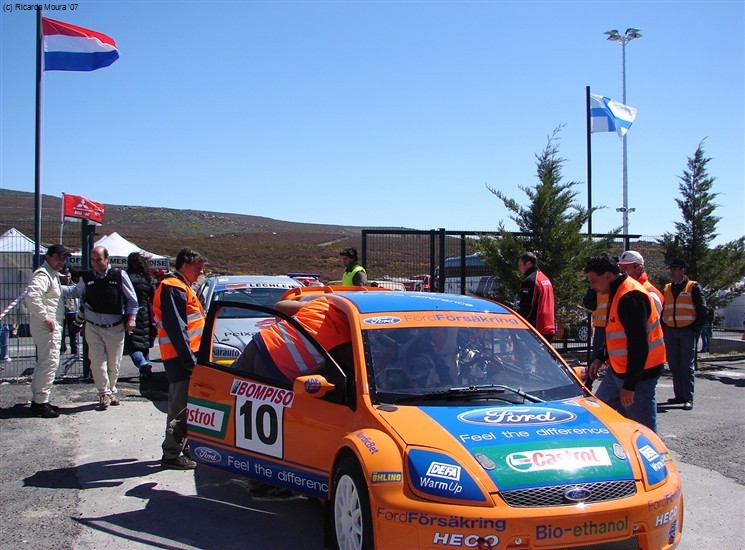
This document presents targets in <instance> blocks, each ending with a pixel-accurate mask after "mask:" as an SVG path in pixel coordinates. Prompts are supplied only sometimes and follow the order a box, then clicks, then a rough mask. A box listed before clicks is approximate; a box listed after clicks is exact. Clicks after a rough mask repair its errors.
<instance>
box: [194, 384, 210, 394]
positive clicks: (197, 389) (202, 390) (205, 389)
mask: <svg viewBox="0 0 745 550" xmlns="http://www.w3.org/2000/svg"><path fill="white" fill-rule="evenodd" d="M193 388H194V393H196V394H198V395H200V396H201V397H209V396H210V395H212V394H214V393H215V388H213V387H210V386H205V385H204V384H199V383H197V384H194V386H193Z"/></svg>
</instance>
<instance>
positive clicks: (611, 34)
mask: <svg viewBox="0 0 745 550" xmlns="http://www.w3.org/2000/svg"><path fill="white" fill-rule="evenodd" d="M605 34H607V35H608V40H610V41H612V42H618V43H619V44H621V60H622V61H621V62H622V67H623V69H622V70H623V72H622V74H623V104H624V105H628V104H627V103H626V44H628V43H629V42H631V41H632V40H634V39H636V38H641V36H642V35H641V33H640V32H639V29H631V28H629V29H626V32H625V33H624V34H623V35H620V34H618V31H617V30H615V29H614V30H611V31H608V32H606V33H605ZM621 141H622V143H623V168H622V170H623V172H622V173H623V176H622V177H623V206H622V207H621V208H617V209H616V211H617V212H621V213H622V214H623V234H624V235H625V236H624V240H625V243H626V245H625V246H626V249H627V250H628V248H629V237H628V234H629V213H630V212H633V211H634V209H633V208H629V179H628V170H627V161H628V151H627V149H626V135H625V134H624V136H623V137H622V138H621Z"/></svg>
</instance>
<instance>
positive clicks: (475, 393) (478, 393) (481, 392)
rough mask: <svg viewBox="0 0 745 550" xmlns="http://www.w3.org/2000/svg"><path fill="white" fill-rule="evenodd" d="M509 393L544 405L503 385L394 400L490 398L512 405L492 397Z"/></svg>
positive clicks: (474, 387)
mask: <svg viewBox="0 0 745 550" xmlns="http://www.w3.org/2000/svg"><path fill="white" fill-rule="evenodd" d="M504 392H511V393H514V394H515V395H519V396H520V397H522V398H523V402H524V401H525V400H527V401H530V402H531V403H545V401H544V400H543V399H541V398H540V397H536V396H535V395H531V394H529V393H526V392H524V391H522V390H519V389H517V388H513V387H511V386H505V385H504V384H480V385H478V386H463V387H460V388H449V389H447V390H440V391H436V392H432V393H423V394H421V395H408V396H406V397H402V398H400V399H396V401H395V402H396V403H405V402H407V401H420V400H421V401H430V400H437V399H459V398H463V397H469V398H470V397H473V398H477V399H483V398H484V397H492V398H495V399H499V400H501V401H507V402H508V403H514V401H511V400H509V399H505V398H504V397H501V396H498V395H494V394H495V393H504Z"/></svg>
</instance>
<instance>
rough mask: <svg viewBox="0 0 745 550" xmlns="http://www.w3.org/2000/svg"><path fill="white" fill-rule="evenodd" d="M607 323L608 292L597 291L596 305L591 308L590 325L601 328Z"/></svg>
mask: <svg viewBox="0 0 745 550" xmlns="http://www.w3.org/2000/svg"><path fill="white" fill-rule="evenodd" d="M606 324H608V293H607V292H598V293H597V306H595V309H593V310H592V326H594V327H597V328H602V327H604V326H605V325H606Z"/></svg>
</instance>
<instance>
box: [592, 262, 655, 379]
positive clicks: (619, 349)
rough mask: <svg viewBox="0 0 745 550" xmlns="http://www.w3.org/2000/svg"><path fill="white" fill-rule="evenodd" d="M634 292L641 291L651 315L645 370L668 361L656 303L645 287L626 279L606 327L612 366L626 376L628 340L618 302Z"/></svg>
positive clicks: (617, 295) (617, 291)
mask: <svg viewBox="0 0 745 550" xmlns="http://www.w3.org/2000/svg"><path fill="white" fill-rule="evenodd" d="M632 290H638V291H641V292H642V293H643V294H644V296H645V297H646V299H647V300H648V301H649V308H650V313H649V317H648V318H647V341H648V342H649V354H648V355H647V360H646V362H645V363H644V368H645V369H651V368H653V367H656V366H658V365H661V364H662V363H664V362H665V360H666V355H665V342H664V340H663V337H662V326H661V325H660V316H659V315H658V314H657V308H656V307H654V301H653V300H652V297H651V296H650V295H649V293H648V292H647V291H646V290H645V289H644V287H643V286H642V285H641V284H640V283H639V281H636V280H634V279H632V278H631V277H626V280H625V281H623V282H622V283H621V284H620V285H619V286H618V289H617V290H616V294H615V296H613V302H612V303H611V306H610V311H609V315H608V324H607V325H606V327H605V343H606V346H607V348H608V356H609V358H610V364H611V367H612V368H613V370H614V372H617V373H619V374H624V373H625V372H626V367H627V366H628V340H627V338H626V331H625V330H624V328H623V325H622V324H621V321H620V319H619V318H618V301H619V300H620V299H621V297H622V296H623V295H624V294H626V293H627V292H631V291H632Z"/></svg>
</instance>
